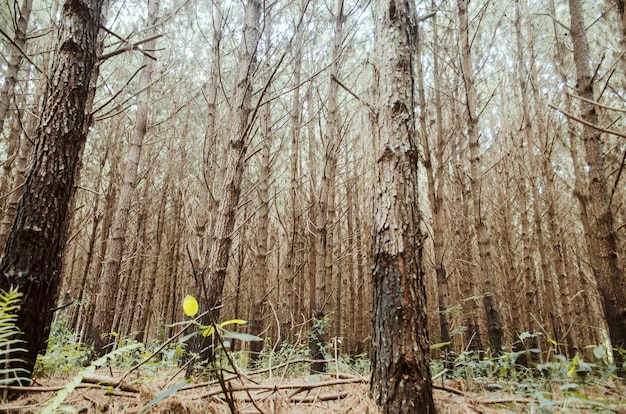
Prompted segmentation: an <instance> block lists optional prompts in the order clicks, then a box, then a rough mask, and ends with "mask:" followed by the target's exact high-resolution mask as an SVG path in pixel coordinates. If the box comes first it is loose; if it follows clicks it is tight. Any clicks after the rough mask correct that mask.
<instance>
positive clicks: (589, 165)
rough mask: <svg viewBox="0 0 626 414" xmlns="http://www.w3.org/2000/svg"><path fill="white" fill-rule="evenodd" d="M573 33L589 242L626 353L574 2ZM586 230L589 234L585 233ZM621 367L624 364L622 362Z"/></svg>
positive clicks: (583, 38) (589, 82) (584, 49)
mask: <svg viewBox="0 0 626 414" xmlns="http://www.w3.org/2000/svg"><path fill="white" fill-rule="evenodd" d="M569 6H570V16H571V23H570V34H571V37H572V44H573V49H574V64H575V66H576V75H577V78H576V87H577V92H578V95H579V96H580V97H581V98H583V99H584V100H583V101H581V103H580V107H581V112H582V116H581V118H582V120H583V121H584V122H585V123H586V124H585V125H583V130H582V137H581V138H582V141H583V146H584V149H585V156H586V158H585V162H586V165H585V169H586V171H587V177H586V178H585V179H586V180H587V188H586V190H587V191H586V193H583V194H579V200H580V202H581V205H582V206H583V209H581V214H586V215H587V217H588V220H589V224H590V225H591V226H590V228H589V231H590V233H591V234H589V235H587V237H585V240H586V241H587V249H588V251H589V255H590V257H591V264H592V265H593V270H594V275H595V278H596V280H597V283H598V288H599V290H600V296H601V297H602V302H603V305H604V315H605V318H606V322H607V325H608V328H609V335H610V337H611V342H612V345H613V346H614V347H618V348H622V349H625V348H626V318H625V317H624V316H625V309H626V281H625V280H624V272H623V270H622V268H621V267H620V264H619V261H618V256H617V250H618V249H617V236H616V233H615V231H616V230H615V228H614V216H613V211H612V207H611V198H612V194H611V193H610V192H609V190H608V184H607V177H606V171H605V167H604V163H605V161H604V155H603V149H602V133H601V132H600V131H598V130H597V129H594V128H592V127H591V126H589V125H598V123H599V122H598V118H599V117H598V113H597V110H596V107H595V105H594V104H593V102H594V101H595V99H594V92H593V80H594V77H595V75H593V73H592V70H591V64H590V62H591V57H590V55H589V46H588V44H587V35H586V33H585V21H584V17H583V10H582V5H581V3H580V1H579V0H570V1H569ZM586 230H587V229H586ZM620 362H622V361H620Z"/></svg>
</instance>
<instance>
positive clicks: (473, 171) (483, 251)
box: [458, 0, 503, 353]
mask: <svg viewBox="0 0 626 414" xmlns="http://www.w3.org/2000/svg"><path fill="white" fill-rule="evenodd" d="M468 3H469V0H459V1H458V9H459V23H460V29H459V30H460V33H459V35H460V38H461V39H460V40H461V68H462V77H463V82H464V86H465V110H466V115H467V138H468V141H469V150H470V176H471V180H470V188H471V204H472V207H473V209H474V229H475V232H476V238H477V239H478V256H479V257H480V268H481V271H480V272H479V273H480V275H481V276H482V277H481V283H482V285H483V288H484V292H482V293H483V305H484V307H485V314H486V316H487V333H488V336H489V344H490V345H491V349H492V351H493V352H496V353H499V352H500V351H501V348H502V337H503V329H502V321H501V320H500V312H499V310H498V306H497V304H496V301H495V298H494V296H495V286H494V283H493V278H494V273H493V263H492V260H493V259H492V257H491V246H490V238H489V232H488V228H487V223H486V220H485V218H484V213H483V209H484V207H483V204H482V203H481V195H482V191H481V178H482V177H481V176H482V174H483V173H482V171H481V169H480V142H479V138H480V135H479V131H478V117H479V116H480V113H479V112H478V111H477V108H476V106H477V102H476V84H475V82H474V74H473V66H472V56H471V46H472V44H471V42H470V32H469V23H468V20H469V18H468V13H469V11H468Z"/></svg>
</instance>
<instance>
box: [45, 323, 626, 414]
mask: <svg viewBox="0 0 626 414" xmlns="http://www.w3.org/2000/svg"><path fill="white" fill-rule="evenodd" d="M194 315H195V313H194ZM243 322H244V321H239V320H233V321H227V322H224V323H222V324H219V325H213V326H202V325H200V324H199V323H198V322H197V321H196V320H193V321H187V322H185V323H187V324H191V325H196V328H197V329H196V331H195V332H193V333H191V334H188V335H186V336H181V337H178V338H170V339H169V340H167V341H165V342H163V343H159V342H153V343H150V344H147V345H145V344H142V343H139V342H137V341H134V340H130V339H124V338H116V350H115V351H113V352H111V353H110V354H108V355H107V358H105V359H104V360H98V361H97V363H95V364H94V363H92V364H91V365H89V366H88V367H87V368H85V367H84V365H86V364H87V361H88V360H89V350H88V349H86V348H85V347H84V346H82V345H81V344H80V343H79V341H78V337H77V335H75V334H74V333H72V332H71V329H70V328H69V327H68V323H67V320H66V319H65V318H63V317H60V318H58V319H57V320H56V321H55V323H54V324H53V326H52V330H51V335H50V340H49V342H48V350H47V352H46V354H45V355H43V356H41V357H40V358H39V360H38V363H37V367H36V376H40V377H41V376H45V375H50V374H53V373H54V374H58V373H63V374H66V375H76V376H75V377H74V379H73V380H71V381H70V382H69V383H68V389H71V386H72V384H75V383H76V378H78V377H80V376H81V375H83V374H84V373H85V372H86V371H85V370H86V369H87V371H93V370H94V369H95V368H97V367H101V366H102V367H103V366H108V367H118V368H120V369H122V370H127V369H132V368H131V367H133V366H136V364H138V362H139V361H143V362H142V363H141V375H140V378H141V380H143V381H146V382H147V381H151V380H153V379H154V378H155V377H156V375H157V373H159V372H162V373H168V374H167V375H170V374H171V372H176V371H177V370H179V369H180V368H179V366H180V365H181V364H182V363H183V362H184V360H183V359H182V356H183V353H184V348H185V343H186V342H187V341H188V339H189V338H190V337H191V336H193V335H206V336H208V335H219V342H220V343H222V344H225V345H228V346H226V347H225V348H224V349H223V348H221V347H219V346H218V347H216V351H215V352H216V359H215V361H214V362H213V363H212V365H211V364H208V365H207V366H206V367H205V368H206V369H208V370H210V371H211V372H213V374H214V375H215V372H219V373H220V374H219V375H221V376H222V377H221V378H222V381H223V378H224V373H226V374H232V373H233V370H235V372H236V370H238V369H246V370H248V371H256V372H263V374H262V375H265V376H266V377H269V378H281V379H286V378H295V377H303V376H306V375H308V374H309V367H310V358H311V355H310V350H309V347H308V335H307V334H306V333H303V334H302V335H301V336H300V337H301V338H302V340H301V341H297V340H296V341H295V343H293V344H290V343H287V342H284V343H282V344H276V343H273V342H271V341H270V340H269V339H266V340H265V343H264V347H263V350H262V351H261V352H260V354H259V355H258V356H255V357H254V358H251V356H250V355H249V353H247V352H245V351H232V350H230V349H229V345H230V344H229V341H231V340H233V339H240V340H241V339H244V340H245V339H254V338H251V337H248V336H246V335H247V334H239V333H233V332H229V331H226V330H225V329H224V326H226V325H228V324H233V323H235V324H240V323H243ZM182 324H183V323H182V322H181V323H178V324H176V325H182ZM186 332H187V331H186ZM539 336H540V334H537V333H523V334H521V335H520V341H519V343H517V344H515V346H514V347H512V348H511V349H508V350H503V351H502V352H501V353H499V354H492V353H488V352H483V351H481V352H477V351H470V350H465V351H462V352H460V353H454V352H450V351H448V352H447V354H445V355H443V356H442V358H440V359H436V358H435V359H432V360H431V374H432V375H433V378H435V379H434V383H435V384H437V385H440V386H441V387H443V388H445V387H447V386H448V385H447V384H450V383H456V384H461V385H460V388H461V391H462V392H464V393H470V394H471V395H508V396H510V395H513V396H515V397H519V398H523V399H525V401H527V404H526V405H524V407H526V408H529V409H530V412H532V413H538V414H547V413H577V412H600V413H616V412H624V410H626V397H625V396H624V395H621V394H620V393H619V390H620V389H621V390H623V389H624V388H623V387H624V384H623V379H622V378H620V377H618V376H617V375H616V373H617V371H618V368H619V369H622V370H624V369H626V367H617V366H616V365H615V364H614V363H613V362H612V359H611V358H609V355H607V353H606V352H605V349H604V348H603V347H602V346H595V345H591V346H588V347H586V348H585V349H583V350H581V353H579V354H576V355H575V356H574V357H573V358H568V357H566V356H565V355H563V354H561V353H559V352H558V350H559V349H560V348H559V347H557V344H556V342H554V341H553V340H551V339H549V338H548V339H547V340H546V338H543V339H544V340H543V341H533V339H536V338H537V337H539ZM174 339H175V340H174ZM340 342H341V339H340V338H333V339H332V340H331V342H330V343H327V344H324V347H323V349H324V355H325V357H326V358H327V359H328V362H329V363H328V374H331V375H332V374H333V373H334V372H337V373H349V374H354V375H361V376H364V377H367V376H369V373H370V360H369V359H368V357H367V355H365V354H360V355H346V354H343V353H341V352H340V348H339V345H340ZM529 343H531V344H537V343H543V344H552V345H554V346H553V347H551V348H549V349H540V348H539V346H538V345H533V347H524V344H529ZM431 349H432V353H433V354H434V353H435V352H440V351H441V350H444V349H447V346H446V347H443V346H439V344H436V345H433V347H431ZM613 351H614V353H623V352H624V350H621V349H615V350H613ZM76 373H78V374H76ZM184 385H185V381H183V382H178V383H176V384H174V385H173V386H171V387H170V388H168V389H167V390H165V391H164V392H163V393H162V394H161V395H159V396H157V398H155V399H154V400H153V401H151V402H150V403H151V404H152V405H154V404H156V403H157V402H158V401H161V400H162V399H164V398H167V397H168V396H170V395H172V394H174V393H176V392H178V391H179V390H180V389H181V388H182V387H183V386H184ZM61 402H62V400H57V403H56V404H57V405H56V407H57V408H58V407H59V406H61ZM495 406H496V407H498V404H496V405H495ZM519 407H520V406H515V404H514V403H513V404H512V406H511V405H510V404H509V405H507V404H506V403H502V404H500V406H499V408H504V409H508V410H509V412H519V411H517V410H518V409H519ZM146 408H147V406H146ZM511 410H512V411H511ZM620 410H621V411H620Z"/></svg>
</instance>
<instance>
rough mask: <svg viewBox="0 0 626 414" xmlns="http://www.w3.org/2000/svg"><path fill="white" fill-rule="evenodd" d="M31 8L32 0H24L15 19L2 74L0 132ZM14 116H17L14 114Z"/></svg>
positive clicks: (12, 91) (13, 89)
mask: <svg viewBox="0 0 626 414" xmlns="http://www.w3.org/2000/svg"><path fill="white" fill-rule="evenodd" d="M32 9H33V0H24V2H23V3H22V7H20V8H19V16H18V17H17V19H16V23H17V24H16V26H15V38H14V39H13V42H14V44H13V47H11V56H10V57H9V60H8V67H7V71H6V73H5V74H4V84H3V85H2V89H1V90H0V134H2V130H3V129H4V119H5V118H6V116H7V113H8V110H9V104H10V103H11V100H12V99H13V97H14V96H15V84H16V83H17V72H18V71H19V69H20V66H21V65H22V61H23V60H24V55H23V54H22V53H23V52H26V31H27V29H28V21H29V20H30V13H31V11H32ZM16 116H19V115H18V114H16Z"/></svg>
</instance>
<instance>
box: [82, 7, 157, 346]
mask: <svg viewBox="0 0 626 414" xmlns="http://www.w3.org/2000/svg"><path fill="white" fill-rule="evenodd" d="M158 12H159V0H150V2H149V5H148V23H147V26H148V28H149V29H148V30H147V31H146V35H147V36H148V37H150V36H152V35H154V34H155V33H156V28H155V25H154V24H155V22H156V18H157V15H158ZM155 42H156V41H155V40H150V41H148V42H147V43H146V46H145V48H146V49H147V50H154V48H155ZM154 64H155V62H154V58H153V57H151V56H149V55H148V54H144V57H143V69H142V71H141V76H140V78H139V93H138V94H137V115H136V119H135V126H134V128H133V134H132V138H131V141H130V149H129V151H128V159H127V161H126V167H125V171H124V182H123V184H122V188H121V190H120V197H119V199H118V204H117V207H116V211H115V216H114V219H113V228H112V230H111V235H110V240H109V250H108V254H107V260H106V267H105V272H104V275H103V277H102V278H101V279H100V280H99V288H98V292H99V293H98V295H97V300H96V313H95V315H94V320H93V323H92V326H91V329H90V332H89V337H88V344H93V345H94V355H96V356H98V355H102V354H104V353H105V347H106V345H107V344H108V342H109V341H110V337H109V334H110V332H111V329H112V327H113V319H114V314H115V305H116V303H117V294H118V289H119V281H120V266H121V261H122V254H123V251H124V243H125V241H126V230H127V228H128V216H129V211H130V204H131V200H132V198H133V194H134V192H135V187H136V185H137V172H138V169H139V159H140V158H141V148H142V146H143V140H144V137H145V135H146V130H147V127H148V112H149V110H150V108H149V105H150V89H151V88H150V83H151V80H152V72H153V70H154Z"/></svg>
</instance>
